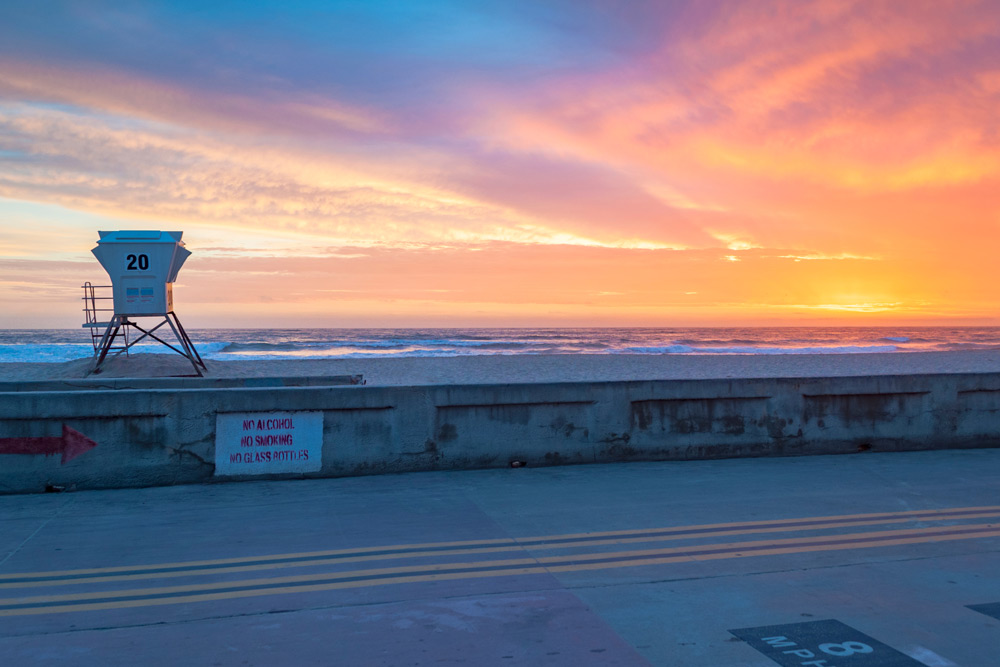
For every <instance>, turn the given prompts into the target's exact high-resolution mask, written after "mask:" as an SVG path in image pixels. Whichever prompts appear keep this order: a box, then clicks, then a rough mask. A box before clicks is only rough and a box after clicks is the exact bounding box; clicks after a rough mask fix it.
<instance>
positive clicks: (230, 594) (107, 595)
mask: <svg viewBox="0 0 1000 667" xmlns="http://www.w3.org/2000/svg"><path fill="white" fill-rule="evenodd" d="M956 531H957V532H956ZM997 536H1000V525H998V524H992V523H990V524H972V525H964V526H938V527H932V528H924V529H918V530H888V531H878V532H863V533H853V534H847V535H833V536H828V535H824V536H815V537H809V538H785V539H780V540H773V541H771V542H766V541H750V542H739V543H730V544H714V545H712V544H708V545H697V546H690V547H683V548H682V547H674V548H666V549H642V550H634V551H625V552H614V551H610V552H597V553H590V554H578V555H571V556H549V557H545V558H537V559H530V558H528V559H508V560H498V561H481V562H469V563H437V564H433V565H410V566H404V567H395V568H380V569H369V570H354V571H342V572H327V573H321V574H312V575H300V576H292V577H274V578H267V579H250V580H243V581H223V582H212V583H207V584H198V585H188V586H173V587H159V588H144V589H130V590H113V591H100V592H90V593H75V594H68V595H51V596H33V597H23V598H7V599H0V606H14V605H19V606H20V605H37V606H23V607H21V608H15V609H0V616H23V615H33V614H42V613H64V612H70V611H93V610H100V609H118V608H129V607H146V606H154V605H163V604H181V603H185V602H198V601H209V600H225V599H236V598H244V597H253V596H270V595H279V594H284V593H301V592H311V591H323V590H334V589H340V588H359V587H365V586H382V585H388V584H395V583H408V582H418V581H440V580H448V579H477V578H484V577H497V576H511V575H515V574H544V573H557V572H574V571H584V570H598V569H615V568H624V567H636V566H641V565H657V564H664V563H673V562H681V561H689V562H691V561H707V560H719V559H729V558H747V557H752V556H770V555H779V554H794V553H807V552H815V551H832V550H849V549H867V548H873V547H883V546H899V545H905V544H917V543H927V542H943V541H953V540H965V539H977V538H984V537H997ZM484 568H493V569H489V570H484ZM455 570H461V571H459V572H455ZM324 579H325V580H327V581H322V580H324ZM330 579H337V580H338V581H330ZM311 582H313V583H311ZM320 582H321V583H320ZM227 588H228V589H232V588H243V589H244V590H228V591H226V590H220V589H227ZM211 591H219V592H211ZM142 596H157V597H146V598H143V597H142ZM162 596H168V597H162ZM125 597H135V598H138V599H131V600H124V599H120V598H125ZM115 598H119V599H115ZM86 600H95V601H93V602H85V601H86ZM96 600H100V601H96ZM58 602H79V604H63V605H58V606H55V605H53V604H52V603H58Z"/></svg>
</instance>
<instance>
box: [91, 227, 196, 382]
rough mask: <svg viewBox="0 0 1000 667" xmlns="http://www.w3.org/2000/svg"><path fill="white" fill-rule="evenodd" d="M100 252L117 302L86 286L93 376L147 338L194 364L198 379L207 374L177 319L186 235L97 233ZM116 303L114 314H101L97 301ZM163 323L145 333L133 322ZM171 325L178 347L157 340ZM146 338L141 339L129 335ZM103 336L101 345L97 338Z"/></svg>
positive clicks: (97, 254)
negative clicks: (162, 329) (106, 316)
mask: <svg viewBox="0 0 1000 667" xmlns="http://www.w3.org/2000/svg"><path fill="white" fill-rule="evenodd" d="M98 234H100V239H99V240H98V241H97V247H96V248H94V249H93V250H91V252H93V253H94V256H95V257H97V261H99V262H100V263H101V266H103V267H104V270H105V271H107V272H108V276H110V277H111V285H110V289H111V291H112V296H111V297H107V296H96V294H97V293H96V292H95V290H96V289H107V287H103V288H100V287H95V286H93V285H91V284H90V283H86V284H85V285H84V286H83V289H84V293H83V299H84V311H85V312H86V314H87V321H86V323H84V325H83V326H84V327H85V328H89V329H90V330H91V338H92V340H93V342H94V363H93V366H92V367H91V369H90V372H91V373H99V372H100V369H101V364H103V363H104V361H105V359H107V357H108V353H109V352H112V351H114V354H112V355H111V356H112V358H113V357H116V356H118V355H119V354H121V353H122V352H125V353H126V354H128V351H129V350H130V349H131V348H132V347H133V346H134V345H136V344H137V343H139V342H140V341H142V340H144V339H145V338H152V339H153V340H155V341H157V342H160V343H162V344H164V345H166V346H167V347H169V348H170V349H171V350H173V351H174V352H176V353H178V354H180V355H181V356H183V357H185V358H187V359H188V360H189V361H190V362H191V366H192V367H193V368H194V372H195V374H196V375H198V376H201V375H202V371H203V370H206V367H205V362H204V361H202V359H201V356H200V355H199V354H198V351H197V350H196V349H195V347H194V344H193V343H192V342H191V339H190V338H189V337H188V335H187V332H186V331H184V327H183V326H182V325H181V321H180V320H179V319H178V318H177V315H176V314H175V313H174V290H173V288H174V281H175V280H177V272H178V271H180V269H181V265H183V264H184V260H186V259H187V258H188V257H189V256H190V255H191V251H190V250H187V249H185V248H184V242H183V241H181V236H182V235H183V232H159V231H117V232H98ZM109 298H110V299H111V300H113V302H114V309H113V311H112V310H111V309H108V308H98V303H97V302H98V301H106V300H108V299H109ZM107 312H113V314H112V316H111V319H110V321H108V322H101V321H100V320H101V319H102V317H101V316H100V314H101V313H105V314H106V313H107ZM137 317H141V318H160V321H159V322H158V323H156V324H155V326H152V328H143V327H142V326H140V325H139V324H138V323H137V322H136V321H135V320H134V319H132V318H137ZM165 324H166V325H168V326H169V327H170V329H171V330H172V331H173V333H174V337H175V338H176V339H177V343H178V345H179V347H178V346H175V345H172V344H171V343H168V342H167V341H165V340H163V339H162V338H160V337H159V336H157V335H156V331H157V330H159V329H160V327H162V326H163V325H165ZM130 328H132V329H135V330H136V331H139V332H141V335H139V336H138V337H136V334H132V336H131V340H130V336H129V329H130ZM100 329H103V330H104V333H103V335H102V336H101V338H100V341H99V342H98V340H97V335H98V334H97V332H98V331H99V330H100Z"/></svg>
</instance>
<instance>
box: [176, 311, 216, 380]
mask: <svg viewBox="0 0 1000 667" xmlns="http://www.w3.org/2000/svg"><path fill="white" fill-rule="evenodd" d="M171 318H173V321H171ZM167 322H169V323H170V325H171V326H175V325H176V327H175V328H174V334H175V335H176V336H177V339H178V340H179V341H181V344H182V345H183V346H184V349H185V350H187V351H188V358H189V359H191V362H192V363H197V364H198V365H199V366H201V367H202V368H204V369H205V370H206V371H207V370H208V367H207V366H206V365H205V362H204V361H202V359H201V355H200V354H198V350H197V349H195V346H194V343H192V342H191V338H190V337H189V336H188V335H187V331H185V330H184V325H183V324H181V320H180V318H179V317H177V313H175V312H173V311H170V312H169V313H167Z"/></svg>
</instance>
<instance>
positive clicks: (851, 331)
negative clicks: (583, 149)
mask: <svg viewBox="0 0 1000 667" xmlns="http://www.w3.org/2000/svg"><path fill="white" fill-rule="evenodd" d="M161 331H162V330H161ZM158 333H159V332H158ZM188 334H189V335H190V336H191V339H192V340H193V341H194V343H195V346H196V347H197V349H198V351H199V352H200V354H201V355H202V357H203V358H205V360H206V361H207V360H245V359H344V358H359V357H444V356H447V357H451V356H466V355H496V354H520V355H525V354H529V355H530V354H838V353H839V354H844V353H869V352H892V353H907V352H927V351H955V350H990V349H1000V327H872V328H865V327H739V328H736V327H732V328H676V329H672V328H592V329H588V328H564V329H554V328H553V329H194V330H189V331H188ZM165 335H166V336H167V340H170V338H169V336H170V333H169V332H167V333H166V334H165ZM171 342H172V341H171ZM135 350H136V351H137V352H152V353H156V352H163V353H170V350H168V349H167V348H166V347H164V346H162V345H159V344H157V343H155V342H154V343H151V344H146V343H145V342H144V343H141V344H140V345H138V346H136V348H135ZM92 354H93V348H92V343H91V340H90V334H89V332H88V331H86V330H80V329H77V330H64V329H45V330H24V329H8V330H0V363H2V362H15V361H32V362H53V363H56V362H63V361H70V360H73V359H78V358H80V357H89V356H91V355H92Z"/></svg>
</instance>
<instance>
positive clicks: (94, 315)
mask: <svg viewBox="0 0 1000 667" xmlns="http://www.w3.org/2000/svg"><path fill="white" fill-rule="evenodd" d="M112 289H113V288H112V286H111V285H92V284H91V283H90V281H87V282H85V283H84V284H83V312H84V317H85V318H86V321H85V322H84V323H83V328H84V329H89V330H90V342H91V344H93V346H94V352H97V348H98V346H99V345H100V342H101V338H102V337H103V336H104V332H105V330H106V329H107V328H108V325H109V324H110V323H111V318H112V317H113V316H114V314H115V309H114V304H113V303H112V304H111V306H110V307H108V304H107V302H108V301H111V302H114V296H113V294H112V291H111V290H112ZM98 290H100V291H98ZM98 301H100V303H98ZM116 338H122V339H123V340H121V341H118V340H116V341H114V343H113V346H112V347H111V348H109V349H117V350H121V349H123V350H125V354H128V327H123V328H122V331H120V332H119V333H118V334H117V336H116Z"/></svg>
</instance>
